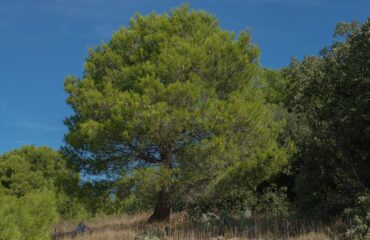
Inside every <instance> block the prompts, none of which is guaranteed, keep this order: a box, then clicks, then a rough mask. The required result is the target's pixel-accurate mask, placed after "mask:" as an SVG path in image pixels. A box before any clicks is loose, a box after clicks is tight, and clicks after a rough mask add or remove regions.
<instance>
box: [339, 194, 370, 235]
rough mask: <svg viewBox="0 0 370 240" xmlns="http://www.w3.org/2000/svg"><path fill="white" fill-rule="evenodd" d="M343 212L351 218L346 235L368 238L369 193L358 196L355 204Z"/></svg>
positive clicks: (369, 220) (369, 225)
mask: <svg viewBox="0 0 370 240" xmlns="http://www.w3.org/2000/svg"><path fill="white" fill-rule="evenodd" d="M345 214H347V215H348V216H349V217H350V219H351V226H350V229H349V230H348V235H350V236H351V237H353V238H354V239H358V240H365V239H370V193H365V194H363V195H361V196H360V197H358V199H357V204H356V206H354V207H353V208H351V209H347V210H346V211H345Z"/></svg>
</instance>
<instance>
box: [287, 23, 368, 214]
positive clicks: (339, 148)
mask: <svg viewBox="0 0 370 240" xmlns="http://www.w3.org/2000/svg"><path fill="white" fill-rule="evenodd" d="M369 28H370V20H369V19H368V20H367V21H366V22H365V23H364V24H362V25H359V24H357V23H353V24H340V25H338V27H337V31H336V35H337V36H339V37H338V38H337V41H336V42H335V43H334V44H333V45H332V46H331V47H330V48H326V49H324V50H323V51H322V56H320V57H306V58H305V59H304V60H303V61H302V62H299V61H297V60H293V62H292V63H291V65H290V66H289V67H287V68H286V69H284V70H283V73H284V76H285V78H286V79H287V96H286V98H285V101H284V104H285V106H286V108H287V109H288V110H289V111H290V112H292V113H293V114H294V116H296V119H297V120H298V123H299V124H302V125H303V128H304V129H308V131H306V132H305V134H302V136H301V138H302V140H301V141H300V142H298V144H297V146H298V151H297V154H296V155H295V156H294V159H295V161H294V162H295V169H296V170H297V172H298V175H297V178H296V192H297V195H298V205H299V207H300V208H301V210H303V212H305V213H308V214H311V215H314V216H320V217H325V216H332V215H336V214H340V213H341V212H342V211H343V210H344V209H345V208H347V207H351V206H353V205H354V204H355V199H356V196H357V194H358V193H359V192H363V191H364V190H365V188H366V187H367V186H369V185H370V175H369V174H368V173H369V172H370V164H369V161H368V159H369V158H370V154H369V146H370V128H369V126H370V112H369V109H370V102H369V99H368V96H369V95H370V79H369V72H370V64H369V61H368V59H369V52H370V42H369V39H370V37H369V32H370V31H369Z"/></svg>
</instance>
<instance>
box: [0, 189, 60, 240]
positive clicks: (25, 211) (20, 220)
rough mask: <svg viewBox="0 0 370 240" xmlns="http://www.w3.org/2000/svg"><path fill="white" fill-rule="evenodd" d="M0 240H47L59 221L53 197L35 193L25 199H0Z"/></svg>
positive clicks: (7, 197) (48, 193) (51, 194)
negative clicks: (53, 226)
mask: <svg viewBox="0 0 370 240" xmlns="http://www.w3.org/2000/svg"><path fill="white" fill-rule="evenodd" d="M0 206H1V208H0V219H1V221H0V240H35V239H38V240H44V239H50V236H51V227H52V224H54V223H55V222H56V221H57V220H58V213H57V208H56V199H55V195H54V193H53V192H51V191H46V190H43V191H34V192H30V193H27V194H26V195H25V196H23V197H20V198H17V197H15V196H5V195H2V196H0Z"/></svg>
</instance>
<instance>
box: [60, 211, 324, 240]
mask: <svg viewBox="0 0 370 240" xmlns="http://www.w3.org/2000/svg"><path fill="white" fill-rule="evenodd" d="M148 217H149V214H148V213H142V214H137V215H122V216H116V217H107V216H100V217H96V218H94V219H92V220H90V221H87V222H85V224H86V225H87V226H88V228H89V231H88V232H87V233H85V234H81V235H75V234H74V233H73V230H74V228H75V227H76V226H77V225H78V222H62V223H60V224H58V225H56V226H55V229H54V230H55V232H56V235H55V237H54V239H59V240H61V239H75V240H131V239H132V240H134V239H135V237H136V236H145V234H147V233H153V231H157V232H158V231H160V232H164V231H165V229H166V231H167V235H168V237H167V238H163V239H167V240H206V239H207V240H209V239H216V237H217V234H215V233H214V232H212V231H208V232H207V231H205V230H204V228H202V227H201V226H199V224H196V223H194V222H191V221H190V220H189V218H188V217H187V215H186V214H184V213H177V214H173V215H172V217H171V221H170V222H169V223H167V224H165V223H162V224H147V223H146V220H147V219H148ZM302 232H304V233H301V234H299V235H298V236H288V235H287V236H285V237H281V236H277V235H276V234H274V233H272V232H270V233H264V234H258V235H255V234H254V235H251V234H250V233H246V232H244V233H237V232H236V230H232V229H228V230H225V231H224V232H223V236H224V239H234V240H242V239H259V240H268V239H286V240H293V239H296V240H327V239H329V237H328V236H327V235H326V234H324V233H323V232H319V231H317V232H315V231H308V233H307V231H302ZM142 239H144V238H142Z"/></svg>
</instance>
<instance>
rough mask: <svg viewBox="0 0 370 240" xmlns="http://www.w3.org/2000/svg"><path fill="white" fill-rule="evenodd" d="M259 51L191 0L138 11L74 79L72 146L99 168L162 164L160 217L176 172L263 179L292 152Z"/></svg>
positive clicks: (203, 178)
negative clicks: (282, 138) (266, 88)
mask: <svg viewBox="0 0 370 240" xmlns="http://www.w3.org/2000/svg"><path fill="white" fill-rule="evenodd" d="M258 53H259V51H258V49H257V47H256V46H254V45H253V44H252V43H251V40H250V35H249V33H248V32H245V31H244V32H241V33H240V34H239V35H238V37H237V38H236V37H235V35H234V34H233V33H231V32H227V31H224V30H222V29H221V28H220V27H219V24H218V22H217V20H216V19H215V18H214V17H213V16H211V15H209V14H207V13H205V12H202V11H200V12H197V11H190V10H189V9H188V7H187V6H183V7H181V8H179V9H175V10H173V11H171V12H170V13H167V14H163V15H157V14H154V13H153V14H151V15H149V16H140V15H137V16H136V17H135V18H134V19H132V20H131V22H130V25H129V27H126V28H121V29H120V30H119V31H118V32H116V33H115V34H113V36H112V39H111V40H110V41H109V42H108V43H104V44H101V45H100V46H98V47H96V48H94V49H91V50H90V51H89V57H88V58H87V60H86V64H85V72H84V75H83V77H82V79H78V78H76V77H73V76H72V77H68V78H67V79H66V80H65V90H66V91H67V93H68V94H69V97H68V100H67V101H68V103H69V104H70V105H71V107H72V109H73V110H74V115H73V116H71V117H69V118H68V119H67V120H66V124H67V126H68V128H69V132H68V134H67V135H66V141H67V143H68V145H67V147H66V149H67V152H69V154H70V155H71V156H74V159H75V160H76V161H79V163H81V167H82V168H84V169H85V170H88V171H90V172H96V173H99V172H105V173H110V174H112V175H113V176H117V175H121V174H122V173H125V174H128V173H129V172H130V170H132V169H135V168H149V169H151V170H152V171H157V172H159V174H158V177H159V178H158V179H157V180H156V181H157V182H159V185H160V187H159V192H158V200H157V204H156V207H155V210H154V214H153V216H152V217H151V219H152V220H163V219H166V218H168V216H169V209H170V207H171V200H170V196H171V192H173V191H174V189H173V187H171V186H173V183H172V182H173V181H175V180H176V181H179V182H180V183H185V182H186V183H187V184H190V183H189V182H192V184H193V185H194V182H196V183H198V186H201V185H202V184H200V183H203V186H204V183H207V184H206V186H208V187H207V191H211V189H214V188H215V187H216V186H220V185H222V184H221V183H222V182H224V181H231V180H234V182H237V181H238V180H243V181H242V182H243V183H245V184H247V185H246V188H251V189H252V188H255V186H256V184H257V183H258V182H260V181H261V180H263V179H265V178H267V177H268V175H269V174H271V173H272V172H274V171H277V170H278V169H279V167H280V166H281V165H282V164H284V163H285V162H286V161H287V157H286V153H287V151H286V150H287V149H286V148H284V147H282V146H280V145H279V144H278V143H277V141H276V139H277V135H278V133H279V131H280V129H281V128H282V126H283V124H284V123H283V122H282V121H275V119H274V106H273V105H270V104H266V103H265V101H264V96H263V94H262V92H261V91H260V90H259V89H258V88H257V86H258V81H259V80H258V72H259V71H260V69H259V65H258ZM252 169H253V170H254V171H253V172H252V171H251V170H252ZM178 170H181V171H178ZM236 179H237V180H236ZM211 182H212V183H211ZM199 184H200V185H199ZM195 185H197V184H195ZM189 186H190V185H189Z"/></svg>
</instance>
